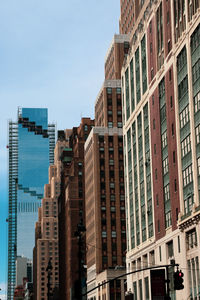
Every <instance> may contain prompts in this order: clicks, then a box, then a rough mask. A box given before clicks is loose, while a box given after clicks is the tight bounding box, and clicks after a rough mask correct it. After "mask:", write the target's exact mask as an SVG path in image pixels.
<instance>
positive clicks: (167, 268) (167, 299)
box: [166, 266, 171, 300]
mask: <svg viewBox="0 0 200 300" xmlns="http://www.w3.org/2000/svg"><path fill="white" fill-rule="evenodd" d="M166 273H167V280H166V283H167V294H166V300H171V297H170V295H169V266H166Z"/></svg>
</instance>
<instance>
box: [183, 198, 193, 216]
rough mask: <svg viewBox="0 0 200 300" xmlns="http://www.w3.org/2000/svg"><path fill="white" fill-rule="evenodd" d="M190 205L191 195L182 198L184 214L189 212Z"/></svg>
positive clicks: (191, 201) (191, 202)
mask: <svg viewBox="0 0 200 300" xmlns="http://www.w3.org/2000/svg"><path fill="white" fill-rule="evenodd" d="M192 205H193V198H192V196H190V197H188V198H186V199H185V200H184V211H185V214H188V213H189V212H191V210H192Z"/></svg>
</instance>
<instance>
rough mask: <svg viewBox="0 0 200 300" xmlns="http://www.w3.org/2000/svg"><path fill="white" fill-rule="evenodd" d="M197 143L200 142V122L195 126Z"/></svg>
mask: <svg viewBox="0 0 200 300" xmlns="http://www.w3.org/2000/svg"><path fill="white" fill-rule="evenodd" d="M195 134H196V143H197V144H199V143H200V124H199V125H198V126H197V127H196V128H195Z"/></svg>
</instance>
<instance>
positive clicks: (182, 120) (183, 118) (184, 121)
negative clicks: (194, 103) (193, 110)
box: [180, 105, 189, 128]
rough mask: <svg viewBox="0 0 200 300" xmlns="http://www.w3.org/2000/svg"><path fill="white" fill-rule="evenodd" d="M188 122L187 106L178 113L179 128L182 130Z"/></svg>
mask: <svg viewBox="0 0 200 300" xmlns="http://www.w3.org/2000/svg"><path fill="white" fill-rule="evenodd" d="M188 122H189V106H188V105H187V106H186V107H185V108H184V109H183V110H182V112H181V113H180V128H183V127H184V126H185V125H186V124H187V123H188Z"/></svg>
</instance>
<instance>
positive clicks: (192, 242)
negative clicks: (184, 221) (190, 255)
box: [186, 228, 197, 250]
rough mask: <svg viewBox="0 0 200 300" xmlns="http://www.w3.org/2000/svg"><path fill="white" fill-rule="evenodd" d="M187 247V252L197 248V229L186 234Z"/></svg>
mask: <svg viewBox="0 0 200 300" xmlns="http://www.w3.org/2000/svg"><path fill="white" fill-rule="evenodd" d="M186 245H187V250H190V249H192V248H194V247H197V233H196V229H195V228H194V229H192V230H190V231H188V232H186Z"/></svg>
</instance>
